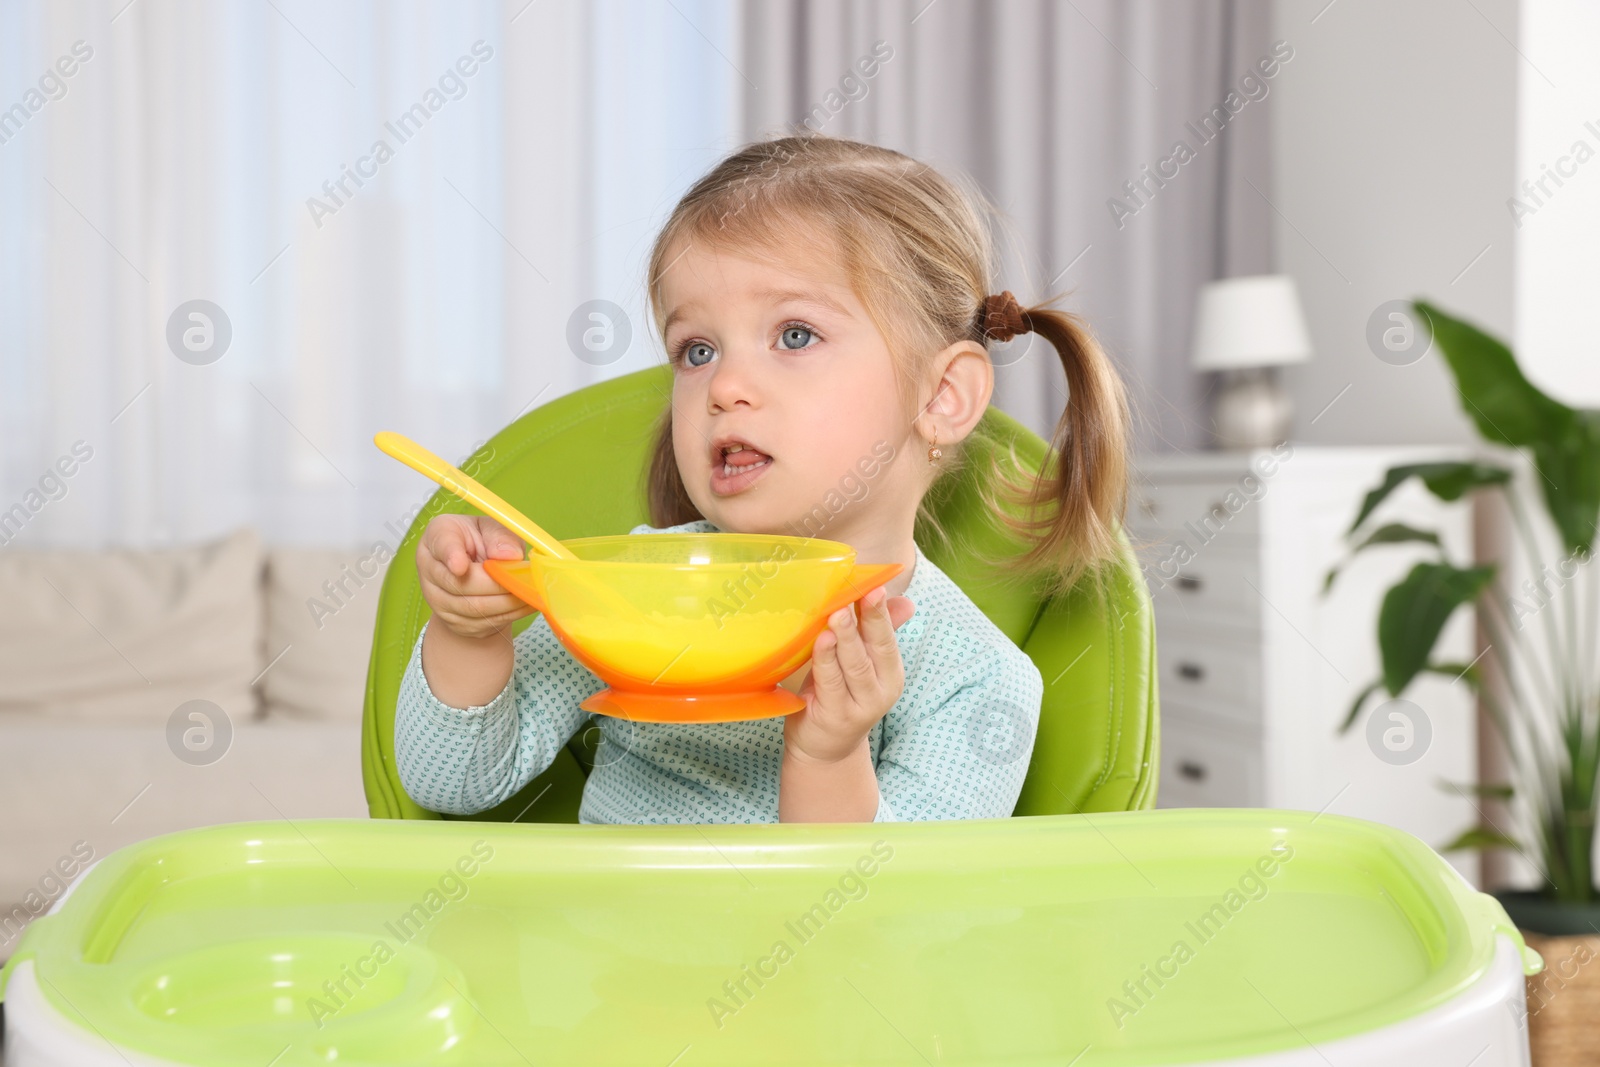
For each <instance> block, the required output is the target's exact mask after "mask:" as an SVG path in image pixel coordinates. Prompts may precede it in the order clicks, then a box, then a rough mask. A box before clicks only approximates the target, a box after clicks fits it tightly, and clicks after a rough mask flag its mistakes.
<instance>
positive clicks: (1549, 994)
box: [1522, 930, 1600, 1067]
mask: <svg viewBox="0 0 1600 1067" xmlns="http://www.w3.org/2000/svg"><path fill="white" fill-rule="evenodd" d="M1522 937H1523V940H1525V941H1526V942H1527V943H1528V947H1529V948H1531V949H1533V950H1534V951H1536V952H1538V953H1539V955H1541V956H1543V957H1544V963H1545V967H1544V970H1543V971H1540V972H1539V973H1538V974H1535V975H1530V976H1528V978H1527V985H1528V1016H1527V1025H1528V1044H1529V1045H1530V1046H1531V1048H1532V1050H1533V1064H1534V1067H1579V1065H1580V1064H1583V1065H1590V1064H1600V936H1595V935H1593V934H1590V935H1587V936H1569V937H1550V936H1546V935H1544V934H1534V933H1529V932H1528V931H1526V930H1524V931H1523V932H1522Z"/></svg>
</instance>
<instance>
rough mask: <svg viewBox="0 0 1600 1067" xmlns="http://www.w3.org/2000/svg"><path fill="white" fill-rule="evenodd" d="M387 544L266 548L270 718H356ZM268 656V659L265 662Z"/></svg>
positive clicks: (265, 692) (265, 693)
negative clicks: (355, 546)
mask: <svg viewBox="0 0 1600 1067" xmlns="http://www.w3.org/2000/svg"><path fill="white" fill-rule="evenodd" d="M388 562H389V550H388V546H387V545H385V544H383V543H381V542H380V543H378V544H376V545H374V546H373V547H372V548H368V549H350V550H345V551H340V550H337V549H322V548H273V549H269V550H268V552H267V584H266V611H267V617H266V642H267V643H266V659H265V660H264V661H263V666H264V667H266V673H265V674H264V675H262V678H261V683H260V689H261V693H262V697H263V698H264V713H265V714H266V715H267V716H268V717H269V718H270V717H272V716H276V715H288V716H293V717H297V718H318V719H322V718H338V719H348V720H350V721H352V722H359V721H360V719H361V705H362V701H363V700H364V698H365V692H366V683H367V658H368V655H369V654H370V653H371V651H372V632H373V628H374V626H375V625H376V623H377V617H378V591H379V589H380V588H381V587H382V586H383V575H384V571H385V570H386V569H387V564H388ZM268 664H270V666H267V665H268Z"/></svg>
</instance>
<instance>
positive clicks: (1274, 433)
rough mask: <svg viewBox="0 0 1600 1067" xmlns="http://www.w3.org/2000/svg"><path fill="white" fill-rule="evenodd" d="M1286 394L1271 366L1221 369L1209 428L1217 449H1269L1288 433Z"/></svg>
mask: <svg viewBox="0 0 1600 1067" xmlns="http://www.w3.org/2000/svg"><path fill="white" fill-rule="evenodd" d="M1293 414H1294V408H1293V405H1292V404H1291V403H1290V401H1289V394H1288V393H1286V392H1285V391H1284V389H1283V387H1282V386H1281V385H1280V384H1279V383H1278V380H1277V377H1276V375H1275V374H1274V373H1273V368H1271V367H1249V368H1245V369H1243V370H1230V371H1224V372H1223V379H1222V391H1221V392H1220V393H1219V394H1218V395H1217V404H1216V409H1215V411H1214V412H1213V414H1212V427H1213V430H1214V433H1215V436H1216V445H1217V447H1218V448H1271V447H1272V446H1273V445H1277V444H1282V443H1283V442H1284V441H1285V440H1287V439H1288V436H1289V423H1290V420H1291V418H1292V416H1293Z"/></svg>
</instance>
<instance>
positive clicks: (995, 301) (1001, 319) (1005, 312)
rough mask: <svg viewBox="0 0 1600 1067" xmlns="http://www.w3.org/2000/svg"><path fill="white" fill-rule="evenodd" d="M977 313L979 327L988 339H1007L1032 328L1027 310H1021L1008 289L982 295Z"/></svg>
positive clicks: (1029, 331) (1027, 331)
mask: <svg viewBox="0 0 1600 1067" xmlns="http://www.w3.org/2000/svg"><path fill="white" fill-rule="evenodd" d="M978 314H979V322H980V324H981V325H980V327H979V328H980V330H981V331H982V333H983V335H984V336H985V337H988V338H989V339H990V340H994V341H1009V340H1011V339H1012V338H1013V337H1015V336H1016V335H1017V334H1019V333H1031V332H1032V330H1033V323H1032V322H1030V321H1029V320H1028V314H1027V312H1025V311H1023V310H1022V305H1021V304H1018V303H1017V298H1016V297H1015V296H1013V295H1012V293H1011V290H1010V289H1007V290H1005V291H1004V292H1001V293H996V294H995V295H993V296H986V297H984V298H983V307H982V308H980V309H979V313H978Z"/></svg>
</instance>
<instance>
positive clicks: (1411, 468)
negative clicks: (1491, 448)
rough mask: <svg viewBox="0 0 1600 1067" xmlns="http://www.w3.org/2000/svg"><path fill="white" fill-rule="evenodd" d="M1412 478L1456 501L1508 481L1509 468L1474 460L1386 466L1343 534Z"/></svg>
mask: <svg viewBox="0 0 1600 1067" xmlns="http://www.w3.org/2000/svg"><path fill="white" fill-rule="evenodd" d="M1412 478H1421V479H1422V484H1423V485H1425V486H1427V487H1428V491H1429V492H1430V493H1432V494H1433V495H1434V496H1436V497H1438V498H1439V499H1440V500H1446V501H1452V500H1460V499H1461V496H1462V494H1463V493H1466V492H1467V491H1468V490H1470V489H1481V488H1483V487H1484V486H1487V485H1504V484H1505V483H1506V482H1508V481H1510V480H1511V471H1510V470H1509V469H1507V468H1505V467H1497V466H1495V465H1494V464H1492V463H1479V462H1477V461H1476V460H1466V461H1459V462H1458V461H1454V460H1452V461H1448V462H1439V463H1406V464H1403V465H1402V466H1399V467H1390V468H1389V469H1388V470H1387V471H1385V472H1384V474H1383V483H1382V484H1381V485H1379V486H1378V487H1377V488H1376V489H1373V490H1372V491H1371V492H1369V493H1367V495H1366V498H1365V499H1364V500H1362V501H1361V510H1360V511H1359V512H1357V513H1356V521H1355V522H1352V523H1351V524H1350V529H1349V530H1347V531H1346V532H1345V536H1346V537H1348V536H1350V535H1351V534H1353V533H1355V532H1356V530H1357V529H1359V528H1360V526H1361V524H1362V523H1364V522H1366V521H1367V517H1368V516H1369V515H1371V514H1372V512H1373V511H1374V510H1375V509H1376V508H1377V506H1378V505H1379V504H1381V503H1383V502H1384V500H1386V499H1387V498H1388V496H1389V494H1390V493H1392V492H1394V491H1395V490H1396V489H1398V488H1400V486H1402V485H1404V484H1405V483H1406V482H1407V481H1408V480H1410V479H1412Z"/></svg>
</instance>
